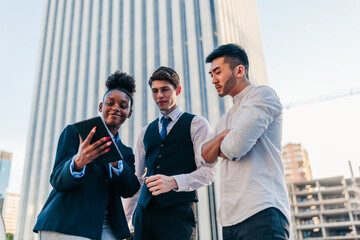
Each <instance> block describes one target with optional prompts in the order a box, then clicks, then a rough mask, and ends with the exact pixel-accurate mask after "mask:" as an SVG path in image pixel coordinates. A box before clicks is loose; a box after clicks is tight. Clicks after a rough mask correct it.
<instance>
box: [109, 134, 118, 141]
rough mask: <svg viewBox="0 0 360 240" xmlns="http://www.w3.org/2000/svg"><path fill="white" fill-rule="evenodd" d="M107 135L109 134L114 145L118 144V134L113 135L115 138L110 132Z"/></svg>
mask: <svg viewBox="0 0 360 240" xmlns="http://www.w3.org/2000/svg"><path fill="white" fill-rule="evenodd" d="M109 133H110V136H111V138H112V140H113V141H114V143H118V141H120V136H119V132H117V133H116V134H115V136H113V135H112V133H111V132H109Z"/></svg>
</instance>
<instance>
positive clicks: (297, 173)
mask: <svg viewBox="0 0 360 240" xmlns="http://www.w3.org/2000/svg"><path fill="white" fill-rule="evenodd" d="M282 161H283V165H284V172H285V179H286V181H287V182H292V181H304V180H311V179H312V174H311V167H310V161H309V156H308V153H307V151H306V150H305V148H304V147H303V146H301V144H294V143H288V144H286V145H285V146H284V147H282Z"/></svg>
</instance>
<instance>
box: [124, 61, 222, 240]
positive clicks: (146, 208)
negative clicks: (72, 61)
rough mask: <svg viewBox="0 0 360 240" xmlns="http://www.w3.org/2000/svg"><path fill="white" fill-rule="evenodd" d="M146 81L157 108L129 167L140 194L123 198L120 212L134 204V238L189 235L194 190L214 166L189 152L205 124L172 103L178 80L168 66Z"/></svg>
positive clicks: (193, 232) (173, 238) (166, 239)
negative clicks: (123, 201) (157, 116)
mask: <svg viewBox="0 0 360 240" xmlns="http://www.w3.org/2000/svg"><path fill="white" fill-rule="evenodd" d="M149 85H150V87H151V90H152V94H153V98H154V101H155V103H156V104H157V106H158V108H159V110H160V113H159V118H158V119H156V120H155V121H153V122H152V123H150V124H148V125H147V126H145V127H144V128H143V129H142V130H141V132H140V135H139V138H138V141H137V144H136V147H135V172H136V175H137V177H138V179H139V181H140V184H141V185H142V188H141V193H140V196H139V194H137V195H136V196H135V197H134V198H133V199H131V200H130V201H128V202H127V203H125V208H126V210H125V212H127V213H128V214H127V215H128V216H129V215H130V216H131V214H132V212H133V211H134V208H135V206H136V204H137V206H136V210H135V213H134V215H133V219H132V223H133V225H134V239H135V240H140V239H142V240H144V239H154V240H155V239H156V240H161V239H163V240H169V239H171V240H177V239H179V240H186V239H194V240H195V239H196V220H195V215H194V205H195V202H197V196H196V192H195V191H194V190H196V189H198V188H200V187H202V186H205V185H209V184H211V183H212V182H213V181H214V179H215V173H216V169H212V168H207V167H204V166H203V165H202V164H201V159H200V158H201V157H200V156H195V154H194V153H195V152H197V151H199V149H200V144H201V143H202V142H204V141H205V140H206V139H207V138H208V137H209V134H210V125H209V123H208V122H207V121H206V120H205V119H204V118H203V117H200V116H195V115H192V114H190V113H187V112H183V111H182V109H181V108H180V106H179V105H178V104H177V96H178V95H179V94H180V92H181V86H180V79H179V76H178V74H177V73H176V72H175V71H174V70H173V69H171V68H169V67H160V68H158V69H157V70H155V72H154V73H153V74H152V76H151V77H150V79H149ZM144 181H145V184H144Z"/></svg>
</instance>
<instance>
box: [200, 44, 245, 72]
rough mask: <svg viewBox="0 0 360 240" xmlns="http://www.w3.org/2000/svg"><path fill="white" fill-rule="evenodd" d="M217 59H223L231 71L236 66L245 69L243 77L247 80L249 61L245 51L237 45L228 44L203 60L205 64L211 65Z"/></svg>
mask: <svg viewBox="0 0 360 240" xmlns="http://www.w3.org/2000/svg"><path fill="white" fill-rule="evenodd" d="M219 57H225V61H224V62H226V63H229V66H230V68H231V69H232V70H233V69H234V68H235V67H236V66H238V65H243V66H244V67H245V75H246V77H247V78H249V60H248V56H247V54H246V52H245V50H244V49H243V48H242V47H240V46H239V45H237V44H234V43H230V44H226V45H221V46H219V47H217V48H215V49H214V50H213V51H212V52H211V53H210V54H209V55H208V56H207V57H206V59H205V62H206V63H211V62H212V61H214V60H215V59H217V58H219Z"/></svg>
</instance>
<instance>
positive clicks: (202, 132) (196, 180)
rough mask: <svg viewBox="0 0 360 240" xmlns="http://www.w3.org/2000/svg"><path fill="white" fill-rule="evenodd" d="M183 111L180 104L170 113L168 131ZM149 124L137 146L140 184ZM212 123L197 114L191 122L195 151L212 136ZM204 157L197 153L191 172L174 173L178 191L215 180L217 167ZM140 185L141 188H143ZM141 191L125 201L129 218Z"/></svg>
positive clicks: (194, 188) (136, 154) (136, 170)
mask: <svg viewBox="0 0 360 240" xmlns="http://www.w3.org/2000/svg"><path fill="white" fill-rule="evenodd" d="M182 114H183V111H182V109H181V107H180V106H178V107H177V108H176V109H174V110H173V111H172V112H171V113H169V115H168V116H169V117H170V118H171V122H169V124H168V126H167V128H166V130H167V131H166V132H167V134H169V133H170V131H171V129H172V128H173V126H174V125H175V124H176V123H177V121H178V120H179V118H180V117H181V115H182ZM163 116H164V115H163V114H161V113H160V114H159V121H158V126H159V132H161V128H162V124H161V118H162V117H163ZM148 126H149V125H146V126H145V127H144V128H143V129H141V132H140V134H139V137H138V140H137V144H136V146H135V174H136V176H137V177H138V179H139V182H140V185H141V187H142V185H143V184H144V178H143V176H144V173H145V157H146V152H145V146H144V135H145V132H146V130H147V128H148ZM210 132H211V129H210V125H209V123H208V121H207V120H206V119H205V118H203V117H200V116H195V117H194V118H193V120H192V122H191V126H190V135H191V139H192V142H193V149H194V153H196V152H197V151H199V147H200V145H201V144H202V143H203V142H204V141H205V140H206V139H208V138H209V137H210ZM201 160H202V157H201V156H198V155H197V154H196V155H195V164H196V167H197V169H196V170H195V171H193V172H191V173H187V174H180V175H174V176H172V177H174V178H175V181H176V183H177V185H178V189H177V191H193V190H196V189H198V188H200V187H203V186H205V185H209V184H211V183H212V182H213V181H214V180H215V174H216V169H215V168H208V167H204V166H203V165H202V164H201ZM141 187H140V189H141ZM139 194H140V191H139V192H138V193H137V194H136V195H135V196H134V197H132V198H131V199H126V200H125V202H124V207H125V214H126V217H127V219H128V220H129V219H130V218H131V216H132V214H133V212H134V210H135V207H136V205H137V202H138V199H139Z"/></svg>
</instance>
